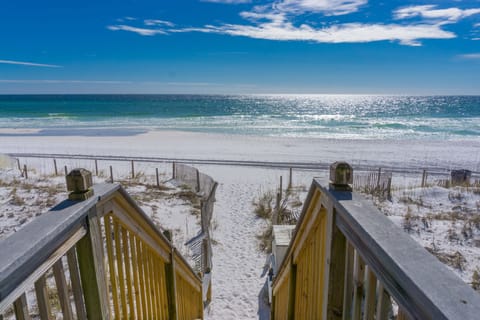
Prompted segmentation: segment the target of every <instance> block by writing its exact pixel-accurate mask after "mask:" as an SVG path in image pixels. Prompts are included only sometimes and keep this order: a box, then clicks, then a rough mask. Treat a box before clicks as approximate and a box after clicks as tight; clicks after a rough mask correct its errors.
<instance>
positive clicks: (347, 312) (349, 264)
mask: <svg viewBox="0 0 480 320" xmlns="http://www.w3.org/2000/svg"><path fill="white" fill-rule="evenodd" d="M345 247H346V248H345V274H344V291H343V311H342V320H349V319H351V318H352V303H353V265H354V249H353V246H352V245H351V244H350V243H349V242H348V241H346V243H345Z"/></svg>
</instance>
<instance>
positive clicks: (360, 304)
mask: <svg viewBox="0 0 480 320" xmlns="http://www.w3.org/2000/svg"><path fill="white" fill-rule="evenodd" d="M304 279H309V281H308V282H301V281H303V280H304ZM299 282H300V283H299ZM390 297H391V298H392V299H393V300H394V301H395V302H396V303H397V304H398V306H399V311H398V316H397V319H478V315H479V314H480V295H478V294H477V293H476V292H475V291H474V290H473V289H472V288H470V287H469V286H468V285H467V284H465V283H464V282H463V281H462V280H461V279H460V278H459V277H457V276H456V275H455V274H454V273H453V272H451V271H450V270H449V269H448V268H447V267H446V266H445V265H443V264H442V263H440V262H439V261H438V260H437V259H436V258H435V257H434V256H432V255H431V254H429V253H428V251H426V250H425V249H424V248H423V247H421V246H420V245H419V244H418V243H416V242H415V241H414V240H413V239H412V238H411V237H410V236H409V235H407V234H405V233H404V232H403V231H402V230H401V229H400V228H398V227H397V226H395V225H394V224H393V222H391V221H390V220H389V219H388V218H387V217H386V216H384V215H383V214H382V213H381V212H380V211H379V210H378V209H376V208H375V207H374V206H373V205H372V204H371V203H370V202H369V201H367V200H366V199H364V198H363V197H362V196H360V195H358V194H356V193H354V192H350V191H337V190H335V189H334V188H332V187H329V186H328V184H326V183H325V182H322V181H320V180H316V179H315V180H314V181H313V183H312V186H311V188H310V191H309V194H308V197H307V200H306V202H305V206H304V208H303V212H302V216H301V219H300V221H299V222H298V224H297V227H296V229H295V233H294V236H293V238H292V241H291V243H290V246H289V248H288V250H287V253H286V255H285V258H284V260H283V261H282V264H281V266H280V268H279V271H278V274H277V275H276V277H275V279H274V281H273V306H272V314H273V318H274V319H278V318H285V317H287V316H288V318H289V319H292V318H294V317H295V318H302V319H309V318H312V317H313V318H321V319H327V317H328V319H360V317H363V319H373V318H374V315H375V314H376V316H375V319H387V317H388V312H389V311H388V310H391V302H390ZM309 299H317V303H316V304H315V306H314V305H312V304H309V303H308V302H309V301H310V300H309ZM305 301H307V302H305ZM390 312H391V311H390Z"/></svg>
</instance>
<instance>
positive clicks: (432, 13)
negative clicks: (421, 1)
mask: <svg viewBox="0 0 480 320" xmlns="http://www.w3.org/2000/svg"><path fill="white" fill-rule="evenodd" d="M436 8H437V6H436V5H423V6H410V7H405V8H401V9H398V10H396V11H395V12H394V17H395V19H397V20H399V19H411V18H415V17H421V18H423V19H426V20H433V21H437V22H439V23H454V22H457V21H459V20H461V19H463V18H466V17H470V16H473V15H475V14H479V13H480V8H473V9H459V8H446V9H436Z"/></svg>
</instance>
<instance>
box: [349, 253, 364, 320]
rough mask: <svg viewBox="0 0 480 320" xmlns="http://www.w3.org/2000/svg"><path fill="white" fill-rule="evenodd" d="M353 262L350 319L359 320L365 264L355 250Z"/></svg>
mask: <svg viewBox="0 0 480 320" xmlns="http://www.w3.org/2000/svg"><path fill="white" fill-rule="evenodd" d="M354 261H355V262H354V270H353V283H354V285H353V306H352V319H353V320H357V319H360V318H361V314H362V300H363V281H364V275H365V264H364V262H363V260H362V257H360V255H359V254H358V252H357V250H355V260H354Z"/></svg>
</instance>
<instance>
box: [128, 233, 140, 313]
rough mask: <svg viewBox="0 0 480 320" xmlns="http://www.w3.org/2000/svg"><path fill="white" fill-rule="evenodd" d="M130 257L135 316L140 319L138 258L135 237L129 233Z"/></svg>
mask: <svg viewBox="0 0 480 320" xmlns="http://www.w3.org/2000/svg"><path fill="white" fill-rule="evenodd" d="M128 236H129V244H130V255H131V260H132V279H133V289H134V290H133V293H134V296H135V316H136V317H137V318H138V319H140V318H141V315H142V305H141V293H140V284H139V279H138V277H139V271H138V258H137V250H136V247H135V236H134V235H133V233H131V232H129V233H128Z"/></svg>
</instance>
